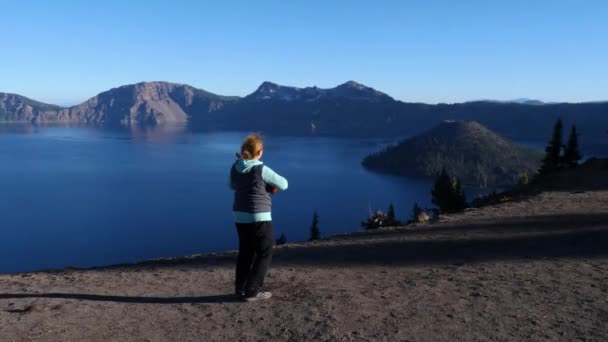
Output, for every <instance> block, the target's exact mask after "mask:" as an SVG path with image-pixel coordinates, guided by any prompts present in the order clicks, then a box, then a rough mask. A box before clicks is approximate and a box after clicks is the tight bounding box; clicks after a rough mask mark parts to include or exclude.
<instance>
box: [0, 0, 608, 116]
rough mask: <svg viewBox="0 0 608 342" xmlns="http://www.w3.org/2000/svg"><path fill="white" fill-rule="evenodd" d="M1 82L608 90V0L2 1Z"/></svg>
mask: <svg viewBox="0 0 608 342" xmlns="http://www.w3.org/2000/svg"><path fill="white" fill-rule="evenodd" d="M0 32H2V38H1V39H0V42H1V44H0V92H12V93H18V94H21V95H25V96H28V97H30V98H33V99H37V100H41V101H47V102H54V103H62V104H64V103H75V102H79V101H82V100H85V99H87V98H89V97H91V96H94V95H95V94H97V93H99V92H101V91H104V90H107V89H109V88H112V87H116V86H119V85H123V84H129V83H135V82H139V81H153V80H165V81H171V82H178V83H187V84H191V85H193V86H196V87H199V88H203V89H205V90H208V91H211V92H214V93H218V94H222V95H241V96H242V95H246V94H248V93H251V92H253V91H254V90H255V89H256V88H257V86H258V85H259V84H260V83H262V82H263V81H265V80H269V81H273V82H276V83H280V84H285V85H294V86H312V85H317V86H319V87H323V88H326V87H333V86H336V85H338V84H340V83H343V82H345V81H348V80H356V81H358V82H361V83H364V84H367V85H369V86H372V87H374V88H376V89H378V90H381V91H383V92H386V93H388V94H389V95H391V96H393V97H395V98H397V99H400V100H403V101H420V102H431V103H436V102H461V101H466V100H472V99H513V98H519V97H530V98H538V99H541V100H546V101H573V102H579V101H593V100H608V38H607V37H608V1H593V0H586V1H560V0H553V1H543V0H536V1H533V0H528V1H518V0H508V1H507V0H505V1H499V0H496V1H491V0H486V1H472V0H471V1H465V0H463V1H432V0H427V1H405V0H403V1H357V0H351V1H329V0H326V1H310V0H309V1H256V2H253V1H242V2H231V1H222V2H221V4H220V2H219V1H179V0H175V1H152V0H147V1H137V0H133V1H111V0H108V1H96V2H89V1H61V0H56V1H4V0H0Z"/></svg>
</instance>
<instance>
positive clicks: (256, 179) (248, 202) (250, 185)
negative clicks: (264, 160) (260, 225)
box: [230, 164, 272, 213]
mask: <svg viewBox="0 0 608 342" xmlns="http://www.w3.org/2000/svg"><path fill="white" fill-rule="evenodd" d="M263 167H264V165H256V166H254V167H252V168H251V170H249V172H245V173H241V172H238V171H237V170H236V164H235V165H232V169H231V170H230V177H231V178H232V184H233V185H234V187H235V189H236V190H235V191H234V205H233V206H232V210H234V211H241V212H246V213H265V212H270V209H271V207H272V202H271V199H270V193H269V192H268V191H267V190H266V182H264V179H263V178H262V168H263Z"/></svg>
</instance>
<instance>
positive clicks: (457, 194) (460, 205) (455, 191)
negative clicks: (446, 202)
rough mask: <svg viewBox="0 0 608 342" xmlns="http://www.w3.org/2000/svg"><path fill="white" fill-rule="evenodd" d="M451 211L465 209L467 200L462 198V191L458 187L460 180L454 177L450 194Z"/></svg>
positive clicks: (459, 186)
mask: <svg viewBox="0 0 608 342" xmlns="http://www.w3.org/2000/svg"><path fill="white" fill-rule="evenodd" d="M450 207H451V208H450V210H451V211H463V210H464V208H466V207H467V200H466V197H465V196H464V190H462V186H461V185H460V179H458V178H457V177H456V176H454V177H452V193H451V205H450Z"/></svg>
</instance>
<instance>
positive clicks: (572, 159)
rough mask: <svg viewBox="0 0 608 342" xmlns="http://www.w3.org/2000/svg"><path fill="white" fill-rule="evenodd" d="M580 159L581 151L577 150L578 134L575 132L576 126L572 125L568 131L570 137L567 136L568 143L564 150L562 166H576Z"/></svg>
mask: <svg viewBox="0 0 608 342" xmlns="http://www.w3.org/2000/svg"><path fill="white" fill-rule="evenodd" d="M580 160H581V153H580V152H579V150H578V134H577V132H576V126H575V125H572V130H571V131H570V137H569V138H568V144H567V145H566V149H565V151H564V159H563V161H564V166H566V167H576V166H578V162H579V161H580Z"/></svg>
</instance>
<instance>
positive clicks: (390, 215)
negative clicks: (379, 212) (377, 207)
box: [386, 203, 401, 226]
mask: <svg viewBox="0 0 608 342" xmlns="http://www.w3.org/2000/svg"><path fill="white" fill-rule="evenodd" d="M400 224H401V222H399V221H398V220H397V219H396V218H395V207H394V206H393V204H392V203H391V204H390V205H389V206H388V210H387V211H386V225H387V226H398V225H400Z"/></svg>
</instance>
